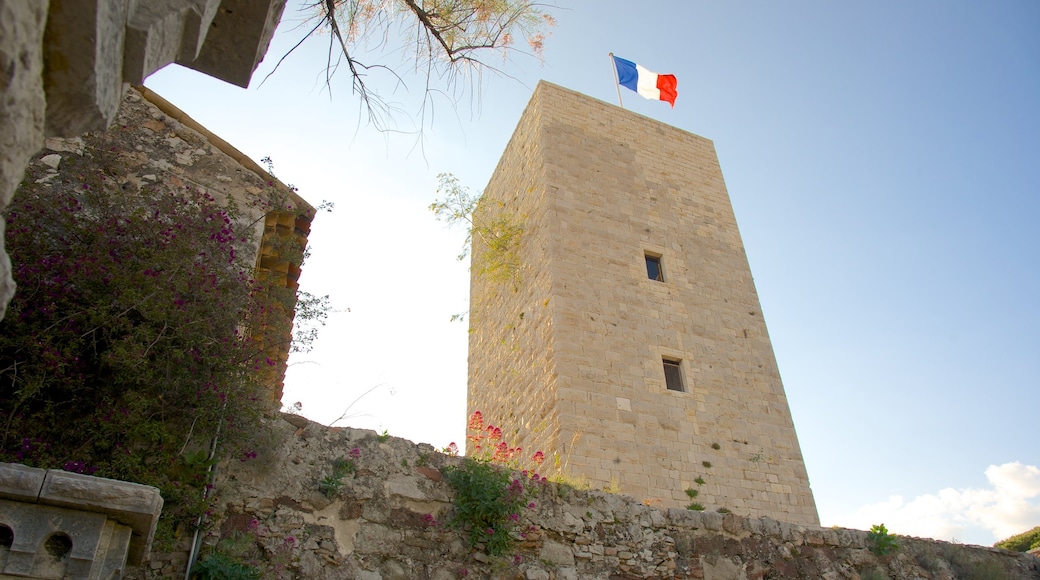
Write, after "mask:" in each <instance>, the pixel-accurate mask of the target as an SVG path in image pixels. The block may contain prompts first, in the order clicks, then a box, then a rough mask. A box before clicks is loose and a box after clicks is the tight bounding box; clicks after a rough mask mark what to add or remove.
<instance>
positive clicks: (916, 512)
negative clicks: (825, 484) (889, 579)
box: [835, 461, 1040, 545]
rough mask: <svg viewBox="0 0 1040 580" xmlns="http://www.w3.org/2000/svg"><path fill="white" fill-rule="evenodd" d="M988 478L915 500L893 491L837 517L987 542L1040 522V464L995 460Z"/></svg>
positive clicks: (865, 525) (859, 524)
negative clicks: (979, 485)
mask: <svg viewBox="0 0 1040 580" xmlns="http://www.w3.org/2000/svg"><path fill="white" fill-rule="evenodd" d="M986 479H988V480H989V483H990V487H988V488H984V489H971V488H969V489H953V488H947V489H943V490H940V491H939V492H938V493H935V494H924V495H920V496H917V497H915V498H913V499H912V500H910V501H906V500H905V499H903V497H902V496H898V495H896V496H891V497H889V498H888V500H886V501H882V502H878V503H875V504H870V505H865V506H863V507H861V508H859V509H858V510H856V511H855V512H854V513H853V514H851V515H849V516H847V517H840V518H838V521H836V522H835V523H836V524H837V525H840V526H843V527H848V528H855V529H861V530H865V529H869V528H870V526H872V525H874V524H877V523H881V522H884V524H885V526H886V527H887V528H888V529H889V530H890V531H892V532H893V533H897V534H902V535H908V536H920V537H925V538H936V539H941V540H953V539H956V540H958V541H962V542H967V543H975V544H986V545H988V544H992V543H993V542H996V541H998V540H1002V539H1004V538H1006V537H1008V536H1012V535H1014V534H1017V533H1020V532H1024V531H1026V530H1028V529H1030V528H1032V527H1034V526H1037V525H1040V469H1038V468H1037V467H1036V466H1035V465H1023V464H1022V463H1020V462H1017V461H1015V462H1012V463H1005V464H1003V465H990V466H989V467H988V468H987V469H986Z"/></svg>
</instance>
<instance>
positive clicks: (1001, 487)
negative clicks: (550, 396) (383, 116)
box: [146, 0, 1040, 544]
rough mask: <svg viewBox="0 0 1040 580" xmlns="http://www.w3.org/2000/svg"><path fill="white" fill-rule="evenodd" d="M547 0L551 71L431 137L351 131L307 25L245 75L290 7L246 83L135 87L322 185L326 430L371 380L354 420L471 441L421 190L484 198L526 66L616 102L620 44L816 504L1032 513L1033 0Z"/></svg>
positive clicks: (1024, 520)
mask: <svg viewBox="0 0 1040 580" xmlns="http://www.w3.org/2000/svg"><path fill="white" fill-rule="evenodd" d="M561 4H563V5H565V7H564V8H559V9H555V10H553V14H554V15H555V16H556V18H557V20H558V26H557V27H556V28H555V29H554V31H553V36H552V38H550V39H549V41H548V43H547V45H546V52H545V56H546V64H545V66H544V67H541V66H539V64H538V62H537V61H536V60H534V59H532V58H527V57H524V56H522V55H521V56H518V57H516V58H514V59H512V61H511V62H509V63H505V64H504V65H503V66H504V67H505V68H506V69H507V71H508V72H509V73H510V74H511V75H513V76H514V77H515V78H514V79H509V78H502V77H497V78H496V77H485V78H484V80H483V83H482V84H481V87H482V89H481V94H480V96H481V97H482V99H481V101H480V102H479V104H478V103H475V102H473V101H470V100H464V101H463V103H462V104H460V106H459V107H458V109H457V110H452V108H451V107H450V106H448V105H447V103H445V102H443V101H440V102H438V103H437V106H436V108H435V117H434V120H433V124H432V127H427V132H426V139H425V142H424V146H423V148H422V150H421V151H420V150H419V149H417V148H416V147H415V141H414V139H413V138H411V137H408V136H402V135H396V134H393V135H384V134H380V133H378V132H377V131H375V130H374V129H372V128H370V127H368V126H366V125H365V123H364V122H363V119H362V120H361V122H360V124H359V114H358V103H357V100H356V98H355V97H354V96H353V95H352V94H351V93H350V87H349V85H348V81H347V77H346V76H341V77H339V78H338V79H336V80H335V81H334V83H333V91H332V95H331V99H330V97H329V94H328V90H327V89H326V88H324V87H323V80H322V79H323V76H322V63H323V56H322V51H323V48H324V46H323V45H322V42H321V41H319V42H311V43H309V44H307V45H305V46H304V48H303V49H302V51H301V52H300V53H299V54H298V55H294V56H292V57H290V58H289V59H288V60H287V62H286V63H285V64H284V65H283V69H282V70H280V71H279V72H277V73H275V75H274V76H273V77H271V79H270V80H269V81H267V83H266V84H264V85H263V86H262V87H260V88H257V85H258V84H259V81H260V80H261V79H263V76H264V75H265V74H266V72H267V71H269V70H270V67H271V65H273V63H274V62H275V61H276V60H277V57H278V56H280V55H281V54H282V52H283V51H284V50H285V49H286V47H287V46H288V45H289V44H291V43H292V42H294V41H295V39H296V38H298V34H299V33H298V32H293V30H292V25H293V22H292V21H293V20H294V19H295V18H296V15H295V14H294V13H293V12H292V8H290V11H288V12H287V15H286V18H285V20H284V21H283V25H282V27H281V28H280V33H279V35H278V36H277V37H276V39H275V41H274V42H273V43H272V47H271V50H270V52H269V53H268V57H267V59H266V62H265V63H264V64H262V65H261V68H260V70H259V71H258V73H257V75H255V77H254V82H253V87H252V88H250V89H248V90H242V89H239V88H236V87H231V86H229V85H224V84H222V83H220V82H219V81H214V80H212V79H209V78H208V77H204V76H202V75H199V74H197V73H194V72H192V71H188V70H186V69H180V68H178V67H168V68H167V69H164V70H163V71H160V72H159V73H157V74H156V75H154V76H153V77H152V78H150V79H149V80H148V82H147V83H146V84H148V85H149V86H150V87H151V88H153V89H154V90H156V91H157V92H158V93H160V94H161V95H163V96H164V97H166V98H167V99H169V100H170V101H172V102H173V103H174V104H175V105H177V106H179V107H180V108H182V109H184V110H185V111H186V112H187V113H188V114H190V115H192V116H193V117H195V118H196V119H197V120H199V121H200V122H202V123H203V124H204V125H205V126H206V127H208V128H209V129H210V130H211V131H213V132H214V133H216V134H218V135H220V136H221V137H223V138H225V139H226V140H228V141H229V142H230V143H232V144H233V145H235V146H236V147H238V148H239V149H241V150H242V151H243V152H245V153H246V154H247V155H249V156H250V157H252V158H253V159H256V160H259V159H260V158H261V157H263V156H265V155H270V156H271V157H273V158H274V161H275V171H276V173H277V174H278V176H279V177H280V178H282V179H283V180H284V181H287V182H291V183H294V184H296V185H297V186H299V187H300V193H301V194H302V195H303V196H304V197H305V198H307V199H309V200H311V201H312V202H315V203H317V202H319V201H321V200H322V199H329V200H332V201H334V202H336V210H335V212H334V213H333V214H331V215H322V216H320V217H319V218H318V219H317V220H316V221H315V224H314V233H313V234H312V236H311V242H312V247H313V251H314V256H313V258H312V260H311V261H310V263H308V265H307V267H306V268H305V270H304V278H303V283H304V285H305V287H306V288H307V289H308V290H310V291H311V292H314V293H321V294H324V293H329V294H332V298H333V301H334V304H335V305H336V307H338V308H341V309H346V308H350V309H351V311H350V313H346V312H340V313H336V314H334V315H333V317H332V321H331V323H330V326H329V327H328V328H326V329H325V332H324V335H323V337H322V338H321V339H320V343H319V345H318V348H317V349H316V350H315V352H313V353H311V355H308V356H307V357H304V358H303V359H299V360H297V362H301V361H303V360H306V361H311V362H301V364H297V365H295V366H294V367H293V368H292V369H291V371H290V375H289V377H288V379H287V388H286V399H285V402H286V403H287V404H291V403H292V402H294V401H297V400H299V401H302V402H303V404H304V414H306V415H308V416H311V417H312V418H315V419H318V420H322V421H324V422H329V421H332V420H334V419H335V418H336V417H338V416H339V415H340V414H341V413H342V412H343V409H344V408H345V407H346V406H347V405H349V404H350V402H351V401H352V400H353V399H354V398H356V397H357V396H358V395H360V394H362V393H363V392H365V391H366V390H367V389H368V388H370V387H371V386H374V385H376V384H384V385H385V386H384V387H381V388H380V389H377V390H376V391H374V392H373V393H372V394H370V395H368V396H366V397H364V398H363V399H361V400H360V401H359V402H358V403H357V404H356V405H355V406H354V407H353V408H352V409H351V412H352V413H353V412H359V413H365V414H368V415H369V416H358V417H354V418H353V419H350V420H348V421H346V424H350V425H356V426H361V427H366V428H373V429H379V430H382V429H384V428H385V429H388V430H389V431H390V433H391V434H394V435H400V436H403V437H408V438H410V439H413V440H415V441H422V442H428V443H431V444H433V445H436V446H438V447H440V446H444V445H447V443H449V442H450V441H453V440H456V441H458V440H461V439H462V436H463V430H464V427H465V381H466V331H465V327H464V325H460V324H458V323H455V324H451V323H449V322H448V318H449V316H450V315H451V314H452V313H455V312H459V311H462V310H464V309H465V308H466V307H467V306H466V297H467V296H468V274H467V271H466V265H465V264H460V263H457V262H455V261H454V259H453V258H454V256H455V254H456V253H457V251H458V246H459V244H460V243H461V239H462V236H461V234H460V233H458V232H451V231H447V230H445V229H444V228H443V227H442V225H441V224H439V223H438V222H435V221H434V220H433V217H432V215H430V214H428V212H427V211H426V209H425V208H426V205H427V204H429V203H430V201H432V199H433V197H434V193H433V192H434V188H435V184H436V181H435V175H436V174H437V173H439V172H442V171H450V172H454V173H455V174H457V175H458V176H459V177H460V178H461V179H462V181H463V182H465V183H467V184H469V185H470V186H471V187H472V188H474V189H476V190H479V189H481V188H482V187H483V186H484V184H485V183H486V182H487V179H488V178H489V176H490V174H491V172H492V170H493V169H494V166H495V163H496V162H497V159H498V156H499V155H500V154H501V152H502V150H503V148H504V147H505V143H506V141H507V140H508V139H509V136H510V135H511V133H512V131H513V127H514V126H515V124H516V121H517V120H518V119H519V116H520V112H521V111H522V109H523V107H524V105H525V104H526V102H527V99H528V98H529V96H530V92H531V89H533V87H534V85H535V84H536V83H537V81H538V79H545V80H548V81H551V82H554V83H557V84H560V85H562V86H565V87H568V88H571V89H574V90H577V91H579V92H582V93H585V94H588V95H590V96H593V97H596V98H599V99H603V100H605V101H609V102H613V103H616V102H617V96H616V91H615V88H614V84H613V76H612V72H611V69H610V63H609V60H608V57H607V53H608V52H611V51H613V52H614V53H615V54H617V55H618V56H621V57H623V58H626V59H629V60H632V61H634V62H637V63H639V64H641V65H643V66H645V67H647V68H649V69H651V70H654V71H656V72H660V73H672V74H675V75H676V76H677V77H678V81H679V85H678V90H679V97H678V100H677V101H676V107H675V108H674V109H670V108H669V107H668V105H667V104H664V103H660V102H653V101H646V100H643V99H642V98H641V97H639V96H638V95H636V94H635V93H633V92H629V91H624V92H623V97H624V103H625V107H626V108H629V109H632V110H634V111H637V112H639V113H641V114H644V115H647V116H650V117H653V118H655V119H658V120H661V121H663V122H665V123H668V124H670V125H674V126H676V127H679V128H681V129H684V130H687V131H690V132H693V133H696V134H698V135H702V136H704V137H707V138H709V139H712V140H713V141H714V142H715V147H716V149H717V151H718V155H719V160H720V162H721V165H722V171H723V174H724V175H725V177H726V183H727V186H728V188H729V193H730V197H731V198H732V201H733V206H734V210H735V212H736V216H737V222H738V224H739V226H740V229H741V233H742V235H743V238H744V244H745V247H746V249H747V253H748V259H749V261H750V263H751V269H752V272H753V274H754V277H755V282H756V285H757V288H758V292H759V297H760V299H761V301H762V307H763V313H764V315H765V320H766V323H767V325H768V327H769V331H770V335H771V338H772V341H773V346H774V349H775V351H776V356H777V361H778V364H779V367H780V371H781V375H782V377H783V381H784V386H785V389H786V391H787V395H788V398H789V401H790V405H791V410H792V413H793V415H794V419H795V425H796V428H797V430H798V434H799V439H800V442H801V445H802V451H803V453H804V456H805V462H806V465H807V468H808V471H809V476H810V481H811V484H812V488H813V491H814V494H815V496H816V501H817V505H818V507H819V510H820V515H821V519H822V521H823V523H824V524H825V525H831V524H839V525H847V526H860V527H863V526H869V525H870V524H871V523H878V522H881V521H886V523H888V524H889V526H888V527H889V528H890V529H892V530H893V531H895V532H896V533H900V532H901V531H904V530H905V532H906V533H915V534H918V535H932V536H938V537H943V538H945V539H950V538H951V537H955V538H957V539H959V540H962V541H969V542H974V543H986V544H989V543H992V542H993V541H994V540H995V539H996V538H994V537H993V536H994V534H997V535H998V536H1001V535H1007V534H1009V533H1013V532H1016V531H1020V530H1019V529H1018V528H1021V529H1025V528H1027V527H1029V526H1032V525H1040V471H1037V470H1036V468H1035V466H1037V465H1038V464H1040V452H1038V451H1037V447H1036V435H1037V420H1036V413H1037V411H1036V409H1037V397H1036V393H1037V387H1038V386H1040V384H1038V383H1040V380H1038V378H1037V363H1038V360H1040V337H1038V331H1037V328H1038V327H1040V306H1038V303H1037V296H1040V273H1038V271H1037V266H1038V257H1037V253H1038V250H1040V228H1038V227H1037V225H1036V222H1038V221H1040V177H1038V167H1040V34H1037V33H1036V31H1037V30H1040V4H1038V3H1036V2H1033V1H1032V0H1023V1H1010V0H1002V1H1000V2H987V3H982V2H955V1H949V0H947V1H915V2H910V3H907V2H895V1H885V2H872V3H869V4H868V3H861V4H859V5H850V4H849V3H836V2H826V1H823V0H814V1H809V0H806V1H789V2H775V1H747V2H729V1H726V2H722V1H718V2H704V1H688V2H687V1H683V2H678V1H668V2H666V1H656V2H654V1H647V2H640V3H638V6H639V8H638V9H634V8H632V7H633V6H636V5H637V3H632V2H607V1H602V0H595V1H593V0H580V1H573V2H566V3H563V2H561ZM389 58H391V59H394V60H395V61H396V60H397V58H398V56H397V55H390V56H389ZM495 64H502V63H498V62H496V63H495ZM382 80H383V81H385V82H380V79H378V78H374V79H372V83H373V86H374V87H376V88H377V89H379V90H385V91H388V92H389V91H390V90H392V89H393V85H392V84H390V81H389V80H388V79H382ZM406 80H407V81H408V84H409V88H412V89H414V90H418V88H419V87H421V83H420V82H419V81H418V80H417V79H415V78H414V77H406ZM393 98H394V99H396V100H397V101H398V102H399V103H400V104H401V106H402V107H403V108H404V109H406V111H407V112H410V111H414V110H415V99H416V98H417V95H416V93H415V92H412V93H406V92H404V90H403V89H400V90H398V92H397V93H395V94H394V95H393ZM407 112H406V113H404V114H402V115H400V116H399V120H400V122H401V124H402V125H403V126H405V128H406V127H407V126H408V125H410V124H411V123H413V121H411V120H410V118H409V116H408V113H407ZM341 424H343V423H341ZM1013 462H1019V463H1020V464H1021V465H1018V466H1014V465H1012V466H1005V467H1003V468H996V467H995V468H992V469H990V471H989V472H988V473H987V469H988V468H990V466H1001V465H1005V464H1009V463H1013ZM1030 466H1034V467H1033V469H1029V467H1030ZM942 490H948V491H946V492H942V493H940V492H941V491H942ZM893 496H899V497H901V498H902V499H901V500H894V499H891V498H892V497H893ZM865 506H869V507H865ZM980 514H981V515H980ZM886 518H887V519H886ZM921 522H926V523H927V526H925V524H923V523H921ZM914 526H917V527H914ZM928 526H930V527H928ZM1005 530H1010V531H1007V533H1004V531H1005Z"/></svg>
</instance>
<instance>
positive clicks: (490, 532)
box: [487, 528, 495, 536]
mask: <svg viewBox="0 0 1040 580" xmlns="http://www.w3.org/2000/svg"><path fill="white" fill-rule="evenodd" d="M487 533H488V535H489V536H491V535H494V533H495V528H488V529H487Z"/></svg>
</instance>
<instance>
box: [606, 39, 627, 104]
mask: <svg viewBox="0 0 1040 580" xmlns="http://www.w3.org/2000/svg"><path fill="white" fill-rule="evenodd" d="M607 56H609V57H610V70H612V71H614V88H615V89H617V104H618V106H619V107H621V108H622V109H624V108H625V105H623V104H622V103H621V79H619V78H618V76H617V63H615V62H614V53H613V52H608V53H607Z"/></svg>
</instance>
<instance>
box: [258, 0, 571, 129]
mask: <svg viewBox="0 0 1040 580" xmlns="http://www.w3.org/2000/svg"><path fill="white" fill-rule="evenodd" d="M303 10H304V12H305V14H306V15H307V20H306V21H305V24H304V26H305V30H306V33H305V36H304V38H303V39H301V40H300V41H299V42H298V43H297V44H296V45H295V46H294V47H293V48H292V49H290V51H289V53H287V54H286V55H284V56H283V57H282V59H281V60H280V61H279V63H278V64H279V65H280V64H281V63H282V61H284V60H285V58H286V56H288V55H289V54H291V53H292V52H293V51H294V50H295V49H296V48H297V47H299V46H300V45H301V44H302V43H303V42H304V40H306V39H307V38H310V37H312V36H316V35H320V34H327V35H328V60H327V62H326V68H325V71H326V83H329V82H330V81H331V78H332V76H333V75H334V74H336V72H337V71H338V70H339V69H340V67H342V66H345V67H346V68H347V70H348V71H349V74H350V77H351V88H352V90H353V91H354V92H355V93H357V94H358V96H359V98H360V99H361V101H362V103H363V105H364V106H365V108H366V110H367V111H368V113H369V118H370V119H371V120H372V121H373V122H374V123H375V124H376V126H377V127H379V128H381V129H382V128H386V123H387V121H388V120H389V114H390V113H392V110H391V106H390V105H389V104H388V103H387V101H385V100H384V99H383V97H382V96H381V95H380V93H379V92H378V91H376V90H374V89H373V88H372V87H371V85H370V84H369V80H370V78H371V77H370V75H371V74H372V73H373V72H376V71H378V70H382V71H385V72H387V73H389V74H390V75H391V76H392V78H393V80H394V85H395V87H396V85H398V84H403V83H404V80H403V76H402V73H404V72H405V71H406V70H407V69H412V70H413V71H414V72H417V73H419V76H420V77H421V78H422V79H423V80H424V82H425V86H424V87H423V88H424V98H423V105H422V112H423V113H425V111H426V106H427V105H428V104H429V97H430V94H431V92H434V91H437V92H439V93H441V94H444V95H447V96H448V97H449V98H451V99H452V102H455V101H457V99H458V98H459V97H461V95H462V94H464V93H465V90H466V88H468V87H471V86H473V85H479V80H480V77H481V75H482V73H483V72H484V71H491V72H496V73H501V72H502V70H501V69H500V68H499V66H498V65H496V64H493V60H492V59H493V58H494V57H498V58H500V59H501V60H502V62H503V63H504V62H506V61H507V59H508V58H509V56H510V55H511V54H512V53H513V52H516V51H524V50H527V51H529V54H531V55H533V56H534V57H536V58H538V59H541V58H542V52H543V48H544V44H545V40H546V37H547V36H548V34H549V30H550V29H551V28H552V26H553V25H554V24H555V20H554V19H553V17H552V16H551V15H550V14H548V13H547V12H546V11H545V10H546V6H545V5H543V4H540V3H537V2H532V1H531V0H313V1H311V2H309V3H307V4H305V5H304V8H303ZM377 51H378V52H380V53H382V54H383V55H385V53H386V52H387V51H390V52H392V53H399V54H400V55H401V57H402V64H399V65H395V64H392V63H388V62H385V61H383V58H381V57H379V56H373V57H371V58H374V59H375V60H376V61H381V62H374V61H370V60H368V59H369V58H370V57H369V56H367V54H369V53H372V52H377ZM276 69H277V66H276Z"/></svg>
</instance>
